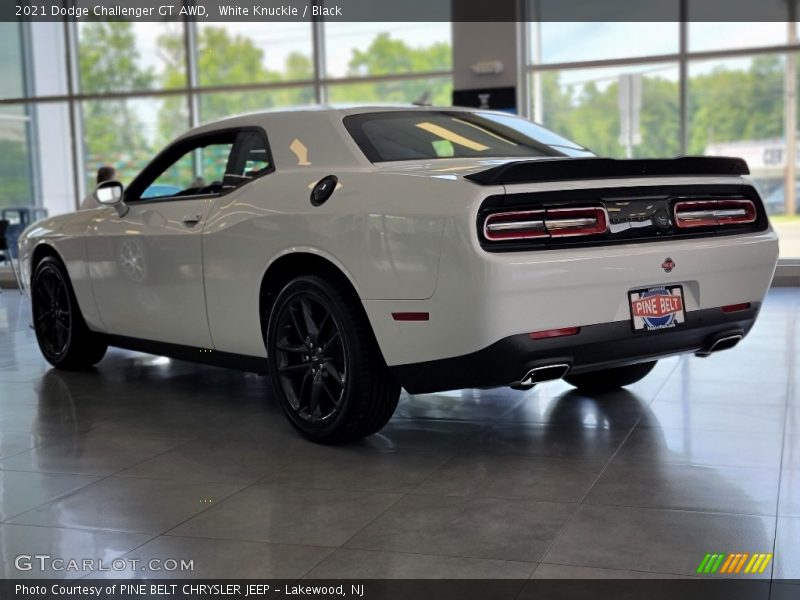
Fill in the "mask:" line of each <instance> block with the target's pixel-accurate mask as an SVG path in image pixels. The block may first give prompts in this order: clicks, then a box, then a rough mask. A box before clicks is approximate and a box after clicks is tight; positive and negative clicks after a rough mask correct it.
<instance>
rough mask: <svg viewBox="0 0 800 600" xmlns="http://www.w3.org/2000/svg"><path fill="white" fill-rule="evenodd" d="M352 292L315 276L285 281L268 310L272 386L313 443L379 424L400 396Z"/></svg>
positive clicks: (351, 434) (341, 439)
mask: <svg viewBox="0 0 800 600" xmlns="http://www.w3.org/2000/svg"><path fill="white" fill-rule="evenodd" d="M356 302H358V298H357V297H356V298H354V297H353V294H350V293H348V292H347V290H343V289H341V287H340V286H337V285H335V284H332V283H330V282H328V281H327V280H325V279H322V278H321V277H318V276H314V275H309V276H303V277H298V278H296V279H294V280H292V281H290V282H289V283H288V284H287V285H286V287H284V288H283V290H282V291H281V292H280V293H279V294H278V296H277V298H276V299H275V303H274V305H273V307H272V311H271V313H270V315H269V324H268V327H267V339H266V346H267V357H268V362H269V366H270V378H271V381H272V389H273V392H274V393H275V395H276V396H277V398H278V401H279V403H280V404H281V406H282V408H283V410H284V412H285V413H286V415H287V416H288V418H289V420H290V421H291V423H292V425H294V426H295V427H296V428H297V429H298V430H299V431H300V432H301V433H302V434H303V435H305V436H306V437H308V438H309V439H311V440H313V441H316V442H321V443H340V442H346V441H350V440H354V439H358V438H361V437H364V436H367V435H370V434H372V433H375V432H376V431H378V430H379V429H381V428H382V427H383V426H384V425H385V424H386V422H387V421H388V420H389V419H390V418H391V416H392V414H393V413H394V409H395V408H396V406H397V400H398V398H399V396H400V386H399V385H398V384H397V383H396V382H395V381H394V379H393V378H392V376H391V374H390V373H389V370H388V368H387V367H386V364H385V363H384V362H383V358H382V357H381V355H380V352H379V350H378V348H377V344H376V343H375V340H374V338H373V336H372V332H371V330H370V329H369V323H368V322H367V319H366V315H364V314H363V311H362V310H361V307H360V306H359V305H357V304H356Z"/></svg>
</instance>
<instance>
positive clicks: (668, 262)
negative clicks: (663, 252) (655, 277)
mask: <svg viewBox="0 0 800 600" xmlns="http://www.w3.org/2000/svg"><path fill="white" fill-rule="evenodd" d="M661 268H662V269H664V273H671V272H672V269H674V268H675V261H674V260H672V259H671V258H670V257H669V256H668V257H667V258H665V259H664V262H663V263H661Z"/></svg>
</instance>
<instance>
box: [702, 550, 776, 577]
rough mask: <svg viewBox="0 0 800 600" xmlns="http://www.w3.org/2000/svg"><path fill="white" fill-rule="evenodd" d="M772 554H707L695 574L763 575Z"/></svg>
mask: <svg viewBox="0 0 800 600" xmlns="http://www.w3.org/2000/svg"><path fill="white" fill-rule="evenodd" d="M770 561H772V554H771V553H770V554H767V553H763V552H756V553H754V554H750V553H749V552H734V553H731V554H724V553H708V554H706V555H705V556H704V557H703V560H702V561H700V564H699V565H698V567H697V572H698V573H700V574H709V575H710V574H713V573H724V574H727V575H737V574H757V573H763V572H764V571H765V570H766V569H767V566H768V565H769V563H770Z"/></svg>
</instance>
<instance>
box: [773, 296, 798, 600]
mask: <svg viewBox="0 0 800 600" xmlns="http://www.w3.org/2000/svg"><path fill="white" fill-rule="evenodd" d="M798 317H800V305H798V304H797V301H796V300H795V306H794V310H793V314H792V317H791V321H792V323H791V324H787V329H788V326H792V328H794V327H795V326H796V325H797V322H798ZM796 339H797V338H795V340H796ZM797 350H798V349H797V348H796V347H795V348H794V351H795V352H797ZM794 379H795V370H794V369H791V368H790V369H789V376H788V377H787V379H786V404H785V405H784V413H783V431H782V435H781V461H780V471H779V472H780V478H779V479H778V497H777V498H776V500H775V515H776V516H775V528H774V533H773V536H772V555H773V556H775V554H776V552H777V550H778V523H779V522H780V517H779V516H778V515H779V513H780V503H781V489H782V487H783V485H784V481H783V473H784V469H783V463H784V459H785V457H786V437H787V435H786V420H787V419H788V418H789V407H790V405H791V404H790V399H791V398H792V397H793V394H794V388H795V381H794ZM769 569H770V581H772V582H774V581H776V580H775V561H774V560H773V561H771V562H770V565H769ZM778 581H780V580H778ZM770 597H772V586H770Z"/></svg>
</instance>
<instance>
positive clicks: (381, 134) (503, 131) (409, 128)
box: [344, 111, 591, 162]
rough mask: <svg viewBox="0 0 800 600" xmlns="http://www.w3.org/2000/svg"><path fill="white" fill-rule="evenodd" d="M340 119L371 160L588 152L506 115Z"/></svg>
mask: <svg viewBox="0 0 800 600" xmlns="http://www.w3.org/2000/svg"><path fill="white" fill-rule="evenodd" d="M344 124H345V126H346V127H347V129H348V131H349V132H350V135H352V136H353V139H354V140H355V141H356V143H357V144H358V145H359V147H360V148H361V150H362V151H363V152H364V154H366V155H367V158H369V160H371V161H372V162H383V161H393V160H425V159H436V158H491V157H536V156H590V155H591V153H590V152H589V151H588V150H586V149H585V148H583V147H581V146H579V145H577V144H576V143H574V142H571V141H569V140H567V139H565V138H563V137H561V136H559V135H556V134H555V133H553V132H551V131H548V130H547V129H544V128H543V127H540V126H538V125H536V124H534V123H531V122H530V121H526V120H524V119H519V118H516V117H513V116H510V115H509V116H505V115H497V114H493V113H480V112H475V113H470V112H455V111H452V112H451V111H408V112H406V111H395V112H385V113H367V114H362V115H352V116H349V117H345V119H344Z"/></svg>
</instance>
